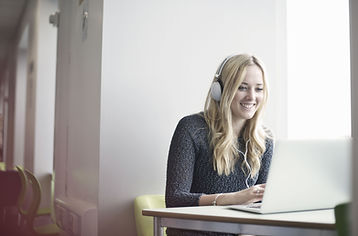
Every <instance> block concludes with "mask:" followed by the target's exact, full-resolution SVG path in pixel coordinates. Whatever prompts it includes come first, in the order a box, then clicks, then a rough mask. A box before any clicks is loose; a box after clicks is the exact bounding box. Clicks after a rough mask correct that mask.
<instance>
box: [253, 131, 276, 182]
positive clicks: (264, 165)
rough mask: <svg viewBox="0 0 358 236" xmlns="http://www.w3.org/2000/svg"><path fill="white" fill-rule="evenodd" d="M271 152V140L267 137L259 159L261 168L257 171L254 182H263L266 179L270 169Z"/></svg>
mask: <svg viewBox="0 0 358 236" xmlns="http://www.w3.org/2000/svg"><path fill="white" fill-rule="evenodd" d="M272 154H273V140H272V139H270V138H268V139H267V140H266V151H265V152H264V154H263V156H262V160H261V168H260V171H259V177H258V179H257V181H256V184H263V183H266V181H267V176H268V172H269V169H270V164H271V159H272Z"/></svg>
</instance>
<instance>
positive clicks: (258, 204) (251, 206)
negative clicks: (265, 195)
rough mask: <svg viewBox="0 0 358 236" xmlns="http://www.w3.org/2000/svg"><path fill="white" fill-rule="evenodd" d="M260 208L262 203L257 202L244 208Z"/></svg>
mask: <svg viewBox="0 0 358 236" xmlns="http://www.w3.org/2000/svg"><path fill="white" fill-rule="evenodd" d="M261 206H262V203H261V202H257V203H251V204H249V205H247V206H246V207H247V208H255V209H260V208H261Z"/></svg>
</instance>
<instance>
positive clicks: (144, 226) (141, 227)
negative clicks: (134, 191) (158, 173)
mask: <svg viewBox="0 0 358 236" xmlns="http://www.w3.org/2000/svg"><path fill="white" fill-rule="evenodd" d="M153 208H165V200H164V195H142V196H138V197H136V198H135V200H134V217H135V222H136V229H137V236H153V217H150V216H143V215H142V210H143V209H153Z"/></svg>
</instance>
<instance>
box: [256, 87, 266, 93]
mask: <svg viewBox="0 0 358 236" xmlns="http://www.w3.org/2000/svg"><path fill="white" fill-rule="evenodd" d="M262 90H264V89H263V88H256V91H259V92H261V91H262Z"/></svg>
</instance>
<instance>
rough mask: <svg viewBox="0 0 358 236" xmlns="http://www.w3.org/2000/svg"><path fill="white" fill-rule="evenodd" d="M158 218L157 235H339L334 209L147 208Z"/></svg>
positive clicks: (156, 219)
mask: <svg viewBox="0 0 358 236" xmlns="http://www.w3.org/2000/svg"><path fill="white" fill-rule="evenodd" d="M142 213H143V215H145V216H153V217H154V235H155V236H162V235H163V227H171V228H178V229H189V230H201V231H211V232H225V233H233V234H255V235H275V236H276V235H277V236H279V235H285V236H286V235H297V236H301V235H305V236H318V235H327V236H328V235H329V236H333V235H337V233H336V229H335V217H334V210H333V209H329V210H317V211H301V212H290V213H276V214H265V215H260V214H255V213H246V212H242V211H237V210H231V209H229V207H228V206H203V207H180V208H162V209H144V210H143V212H142Z"/></svg>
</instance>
